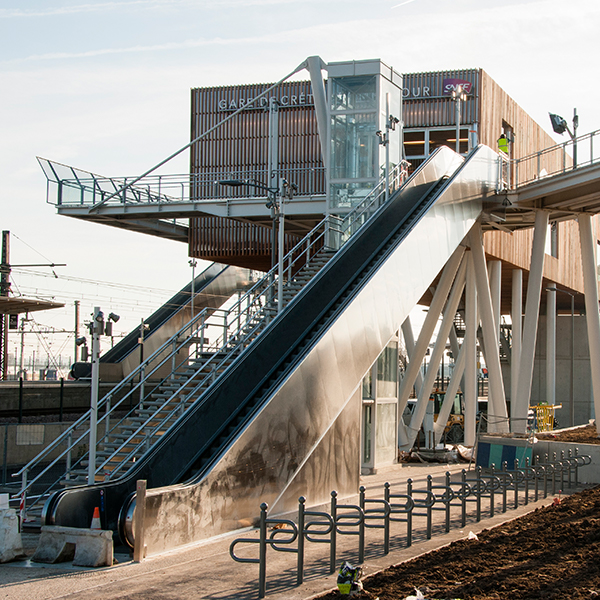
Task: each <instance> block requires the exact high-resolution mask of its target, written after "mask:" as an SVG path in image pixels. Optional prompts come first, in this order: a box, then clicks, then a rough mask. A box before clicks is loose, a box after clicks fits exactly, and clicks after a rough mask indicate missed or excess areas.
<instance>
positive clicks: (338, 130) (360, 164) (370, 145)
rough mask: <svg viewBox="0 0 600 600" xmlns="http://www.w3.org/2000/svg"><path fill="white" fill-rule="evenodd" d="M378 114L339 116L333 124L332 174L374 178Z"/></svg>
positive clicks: (346, 177) (345, 177)
mask: <svg viewBox="0 0 600 600" xmlns="http://www.w3.org/2000/svg"><path fill="white" fill-rule="evenodd" d="M376 131H377V114H376V113H370V114H364V115H361V114H357V115H337V116H335V117H333V119H332V123H331V177H332V178H333V179H365V178H368V177H375V175H376V174H375V164H376V162H378V161H376V160H375V159H376V156H377V154H376V153H377V148H378V141H377V136H376V135H375V132H376Z"/></svg>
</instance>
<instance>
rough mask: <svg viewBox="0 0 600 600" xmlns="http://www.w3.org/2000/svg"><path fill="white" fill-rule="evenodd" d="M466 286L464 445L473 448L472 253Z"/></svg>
mask: <svg viewBox="0 0 600 600" xmlns="http://www.w3.org/2000/svg"><path fill="white" fill-rule="evenodd" d="M466 259H467V285H466V288H465V339H464V341H463V347H464V355H465V374H464V381H465V388H464V397H465V427H464V429H465V444H466V445H467V446H473V445H474V444H475V437H476V415H477V328H478V327H479V316H478V313H477V284H476V283H475V265H474V264H473V252H468V253H467V256H466Z"/></svg>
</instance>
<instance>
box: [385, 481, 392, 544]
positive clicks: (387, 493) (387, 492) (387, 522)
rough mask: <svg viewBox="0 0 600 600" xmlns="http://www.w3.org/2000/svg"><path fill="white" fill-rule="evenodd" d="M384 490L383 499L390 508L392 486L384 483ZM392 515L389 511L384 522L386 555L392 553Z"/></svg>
mask: <svg viewBox="0 0 600 600" xmlns="http://www.w3.org/2000/svg"><path fill="white" fill-rule="evenodd" d="M383 489H384V493H383V498H384V500H385V501H386V503H387V506H388V507H389V505H390V484H389V482H387V481H386V482H385V483H384V485H383ZM390 515H391V511H390V510H388V511H387V512H386V514H385V517H384V520H383V553H384V554H386V555H387V554H389V553H390Z"/></svg>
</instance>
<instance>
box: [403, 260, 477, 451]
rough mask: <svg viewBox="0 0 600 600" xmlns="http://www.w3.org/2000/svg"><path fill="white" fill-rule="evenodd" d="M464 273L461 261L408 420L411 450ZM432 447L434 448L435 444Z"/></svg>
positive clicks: (455, 306)
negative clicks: (415, 402)
mask: <svg viewBox="0 0 600 600" xmlns="http://www.w3.org/2000/svg"><path fill="white" fill-rule="evenodd" d="M465 271H466V264H465V261H464V260H463V261H462V263H461V265H460V268H459V270H458V273H457V275H456V279H455V280H454V285H453V286H452V292H451V293H450V297H449V298H448V303H447V305H446V308H445V310H444V319H443V321H442V325H441V327H440V330H439V331H438V336H437V339H436V341H435V346H434V347H433V352H432V353H431V358H430V359H429V366H428V368H427V373H426V374H425V377H424V378H423V386H422V387H421V391H420V393H419V397H418V399H417V404H416V406H415V409H414V411H413V414H412V417H411V419H410V424H409V426H408V431H407V433H408V447H409V448H412V446H413V444H414V442H415V439H416V438H417V434H418V433H419V429H420V428H421V425H422V423H423V419H424V417H425V413H426V411H427V404H428V402H429V395H430V393H431V389H432V388H433V382H434V381H435V378H436V376H437V372H438V368H439V366H440V362H441V359H442V354H443V352H444V350H445V349H446V342H447V340H448V336H449V335H450V329H451V328H452V326H453V325H454V315H455V314H456V309H457V308H458V303H459V302H460V299H461V297H462V292H463V288H464V286H465ZM433 447H435V442H434V445H433Z"/></svg>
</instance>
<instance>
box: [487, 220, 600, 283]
mask: <svg viewBox="0 0 600 600" xmlns="http://www.w3.org/2000/svg"><path fill="white" fill-rule="evenodd" d="M593 223H594V231H595V232H596V239H598V232H599V231H600V216H595V217H594V219H593ZM532 243H533V229H522V230H519V231H515V232H514V233H513V234H512V235H510V234H508V233H504V232H502V231H487V232H485V233H484V236H483V245H484V248H485V252H486V254H487V255H488V257H489V258H492V259H494V258H496V259H500V260H502V261H504V262H506V263H509V265H513V266H515V267H518V268H520V269H525V270H529V268H530V265H531V247H532ZM544 277H545V278H546V279H548V280H549V281H551V282H553V283H557V284H559V285H562V286H565V287H567V288H569V289H571V290H574V291H576V292H579V293H583V273H582V269H581V246H580V242H579V227H578V225H577V221H574V220H573V221H563V222H560V223H558V258H554V257H553V256H549V255H548V254H546V256H545V260H544Z"/></svg>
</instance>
